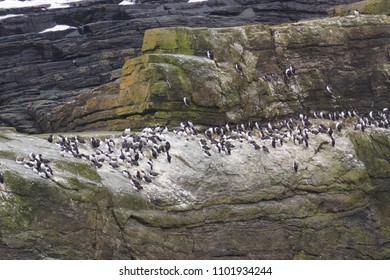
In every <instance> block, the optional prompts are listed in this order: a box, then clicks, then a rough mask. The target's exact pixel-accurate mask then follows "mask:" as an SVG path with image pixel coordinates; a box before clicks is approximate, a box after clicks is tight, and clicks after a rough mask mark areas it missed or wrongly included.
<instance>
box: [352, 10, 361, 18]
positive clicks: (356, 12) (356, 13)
mask: <svg viewBox="0 0 390 280" xmlns="http://www.w3.org/2000/svg"><path fill="white" fill-rule="evenodd" d="M353 14H354V15H355V17H359V16H360V12H359V11H358V10H357V9H355V10H353Z"/></svg>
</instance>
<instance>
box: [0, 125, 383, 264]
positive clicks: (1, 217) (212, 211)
mask: <svg viewBox="0 0 390 280" xmlns="http://www.w3.org/2000/svg"><path fill="white" fill-rule="evenodd" d="M311 121H312V124H313V125H314V126H318V125H319V124H320V123H323V124H325V125H327V126H329V125H332V122H330V121H329V120H311ZM348 126H349V128H348ZM344 127H347V128H346V129H343V130H342V131H341V132H335V133H334V135H333V136H334V137H335V139H336V145H335V147H332V146H331V145H330V143H329V136H328V135H327V134H319V135H314V134H310V135H311V136H310V137H309V142H310V144H309V147H308V148H305V147H304V145H294V144H293V143H292V142H290V141H287V142H285V143H284V145H283V146H280V145H278V146H277V147H276V148H272V147H271V144H270V140H260V139H259V138H257V137H258V136H257V132H255V131H254V132H253V136H254V137H255V139H256V142H258V143H259V144H261V145H266V146H267V147H268V148H269V149H270V153H269V154H267V153H264V152H263V151H262V150H255V149H254V148H253V146H252V145H251V144H249V143H248V140H244V141H243V142H242V144H240V143H239V141H234V140H232V141H233V144H234V145H235V146H236V147H235V148H233V150H232V153H231V155H230V156H229V155H225V154H224V153H221V154H220V153H218V152H216V151H214V149H211V150H210V153H211V157H205V156H204V155H203V153H202V151H201V148H200V147H199V144H198V140H199V139H201V138H204V136H202V134H199V136H193V137H190V139H189V141H185V139H184V138H180V137H179V136H178V135H176V134H173V133H168V134H167V136H166V139H167V140H168V141H169V142H170V143H171V147H172V148H171V150H170V153H171V155H172V162H171V163H170V164H169V163H167V162H166V158H165V156H164V155H163V154H161V155H159V156H158V158H157V159H155V160H154V161H153V162H154V164H153V166H154V170H155V171H156V172H158V173H159V174H160V175H159V176H158V177H156V178H155V179H153V182H152V183H149V184H146V183H143V187H144V189H143V190H141V191H139V192H137V191H135V190H134V189H133V188H132V187H131V186H130V183H129V179H127V178H125V177H124V176H122V174H121V172H120V171H118V170H113V169H111V168H110V167H108V164H107V163H104V166H103V167H102V168H100V169H96V168H95V167H94V165H93V164H91V163H90V162H89V161H87V160H82V159H76V158H73V157H71V156H69V155H66V156H65V157H61V156H60V155H59V147H57V145H55V144H54V143H53V144H50V143H48V142H47V141H46V140H45V139H44V138H45V136H42V137H41V136H27V135H23V134H19V133H16V132H15V131H12V130H11V131H2V132H1V137H0V161H1V172H2V173H3V174H4V184H1V185H0V188H1V189H0V205H1V207H0V248H1V250H0V258H2V259H11V258H12V259H27V258H28V259H31V258H37V259H47V258H55V259H129V258H131V259H237V258H240V259H306V258H314V259H388V258H390V247H389V244H390V229H389V225H390V220H389V217H388V211H389V210H390V209H389V205H390V203H389V202H390V195H389V191H390V190H389V185H390V184H389V182H390V181H389V180H390V169H389V168H390V162H389V153H390V151H389V139H390V137H389V136H390V134H389V133H390V132H389V130H388V129H384V128H370V127H367V128H366V130H365V132H362V131H360V130H351V129H350V127H351V124H350V123H348V121H345V124H344ZM83 135H84V136H85V137H86V138H87V137H91V136H94V137H99V138H102V139H104V138H105V137H107V135H109V134H106V133H102V132H100V133H99V134H95V133H88V134H83ZM122 141H123V140H122V139H121V138H120V136H119V133H118V138H117V140H116V147H115V148H114V149H115V151H116V153H118V152H119V149H120V143H121V142H122ZM324 142H327V144H326V143H325V144H324ZM102 149H103V150H104V149H105V148H103V147H102ZM31 152H34V153H36V154H38V153H41V154H42V155H43V157H44V158H46V159H49V160H50V161H51V162H50V166H51V167H52V169H53V173H54V176H53V177H52V178H51V179H42V178H40V177H39V176H38V175H37V174H35V173H34V172H33V171H32V170H31V169H27V168H25V167H23V165H20V164H17V163H16V162H15V158H16V157H28V155H29V154H30V153H31ZM80 152H83V153H87V154H90V153H91V152H92V149H91V148H90V147H89V144H88V145H87V146H85V147H82V146H80ZM149 153H150V148H145V150H144V155H145V159H143V160H141V161H140V166H139V167H135V166H133V167H130V168H125V167H124V165H123V166H122V167H120V170H122V169H128V170H130V172H131V173H133V172H134V171H135V170H140V169H146V168H147V167H146V166H147V164H146V159H147V158H148V157H149ZM117 156H119V154H117ZM294 161H296V162H298V163H299V169H298V172H297V173H295V172H294V171H293V169H292V164H293V162H294Z"/></svg>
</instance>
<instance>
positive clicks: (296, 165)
mask: <svg viewBox="0 0 390 280" xmlns="http://www.w3.org/2000/svg"><path fill="white" fill-rule="evenodd" d="M293 168H294V172H295V173H297V172H298V163H297V162H296V161H294V164H293Z"/></svg>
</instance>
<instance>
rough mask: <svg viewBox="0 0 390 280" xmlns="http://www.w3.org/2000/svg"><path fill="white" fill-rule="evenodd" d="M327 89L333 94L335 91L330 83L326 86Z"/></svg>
mask: <svg viewBox="0 0 390 280" xmlns="http://www.w3.org/2000/svg"><path fill="white" fill-rule="evenodd" d="M326 90H327V92H329V93H332V94H333V91H332V90H333V89H332V87H331V86H330V85H327V86H326Z"/></svg>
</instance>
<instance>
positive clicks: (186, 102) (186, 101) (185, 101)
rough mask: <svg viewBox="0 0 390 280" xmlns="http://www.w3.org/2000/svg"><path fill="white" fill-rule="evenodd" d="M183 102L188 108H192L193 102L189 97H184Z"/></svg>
mask: <svg viewBox="0 0 390 280" xmlns="http://www.w3.org/2000/svg"><path fill="white" fill-rule="evenodd" d="M183 102H184V104H185V105H186V106H187V107H188V106H190V104H191V100H190V99H189V98H188V97H184V98H183Z"/></svg>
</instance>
